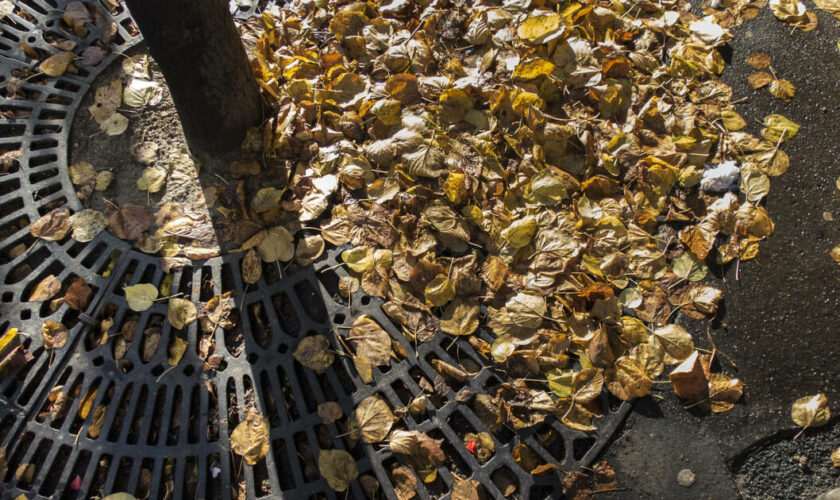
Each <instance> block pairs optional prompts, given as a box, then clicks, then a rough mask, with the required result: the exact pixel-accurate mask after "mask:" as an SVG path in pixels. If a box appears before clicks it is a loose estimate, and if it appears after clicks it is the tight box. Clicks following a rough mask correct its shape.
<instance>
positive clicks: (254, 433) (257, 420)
mask: <svg viewBox="0 0 840 500" xmlns="http://www.w3.org/2000/svg"><path fill="white" fill-rule="evenodd" d="M268 439H269V428H268V419H266V418H265V417H263V416H262V415H261V414H260V413H259V412H257V411H256V410H249V411H248V416H247V417H246V418H245V421H244V422H240V423H239V425H237V426H236V428H235V429H234V430H233V432H232V433H231V434H230V449H231V451H233V452H234V453H236V454H237V455H239V456H241V457H243V458H244V459H245V462H247V463H248V465H256V464H257V462H259V461H260V460H262V459H263V458H264V457H265V456H266V455H267V454H268V451H269V449H270V445H269V442H268Z"/></svg>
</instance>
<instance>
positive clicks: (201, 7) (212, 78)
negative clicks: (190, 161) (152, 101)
mask: <svg viewBox="0 0 840 500" xmlns="http://www.w3.org/2000/svg"><path fill="white" fill-rule="evenodd" d="M126 4H127V5H128V8H129V10H130V11H131V15H132V17H133V18H134V21H135V22H136V23H137V26H138V27H139V28H140V32H141V33H142V34H143V38H144V39H145V41H146V44H147V45H148V47H149V52H150V53H151V55H152V57H153V58H154V59H155V61H156V62H157V64H158V66H159V67H160V70H161V72H162V73H163V76H164V78H165V79H166V83H167V85H168V86H169V91H170V93H171V94H172V100H173V101H175V107H176V108H177V109H178V115H179V116H180V118H181V124H182V125H183V127H184V134H185V135H186V138H187V142H188V143H189V145H190V149H192V150H193V151H194V152H203V153H213V154H224V153H232V152H235V151H238V150H239V147H240V146H241V145H242V140H243V139H244V138H245V132H246V131H247V130H248V128H249V127H253V126H256V125H259V124H260V122H261V120H262V100H261V98H260V92H259V87H258V85H257V82H256V80H255V79H254V75H253V71H252V70H251V65H250V63H249V62H248V56H247V55H246V54H245V48H244V47H243V45H242V40H241V39H240V37H239V32H238V31H237V30H236V26H235V25H234V23H233V18H232V17H231V15H230V12H229V11H228V2H227V0H126Z"/></svg>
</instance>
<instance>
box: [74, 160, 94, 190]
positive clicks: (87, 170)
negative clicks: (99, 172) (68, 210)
mask: <svg viewBox="0 0 840 500" xmlns="http://www.w3.org/2000/svg"><path fill="white" fill-rule="evenodd" d="M67 173H68V174H69V175H70V181H71V182H73V184H76V185H77V186H83V185H85V184H87V183H89V182H91V181H92V180H94V179H96V169H95V168H93V165H91V164H90V163H88V162H86V161H80V162H76V163H74V164H72V165H70V166H69V167H67Z"/></svg>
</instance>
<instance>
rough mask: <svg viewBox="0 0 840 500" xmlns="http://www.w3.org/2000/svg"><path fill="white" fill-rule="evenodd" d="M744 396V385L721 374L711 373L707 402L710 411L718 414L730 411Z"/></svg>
mask: <svg viewBox="0 0 840 500" xmlns="http://www.w3.org/2000/svg"><path fill="white" fill-rule="evenodd" d="M743 395H744V383H743V382H741V381H740V380H738V379H737V378H732V377H728V376H726V375H724V374H722V373H712V374H711V377H710V378H709V400H710V401H711V404H712V411H713V412H715V413H720V412H724V411H728V410H731V409H732V408H733V407H734V406H735V403H737V402H738V400H739V399H741V396H743Z"/></svg>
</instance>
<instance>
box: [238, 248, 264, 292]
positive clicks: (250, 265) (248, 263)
mask: <svg viewBox="0 0 840 500" xmlns="http://www.w3.org/2000/svg"><path fill="white" fill-rule="evenodd" d="M260 278H262V259H261V258H260V256H259V254H258V253H257V252H256V251H255V250H254V249H253V248H252V249H250V250H248V251H247V252H246V253H245V257H243V258H242V281H244V282H245V283H248V284H249V285H253V284H254V283H256V282H257V281H259V280H260Z"/></svg>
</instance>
